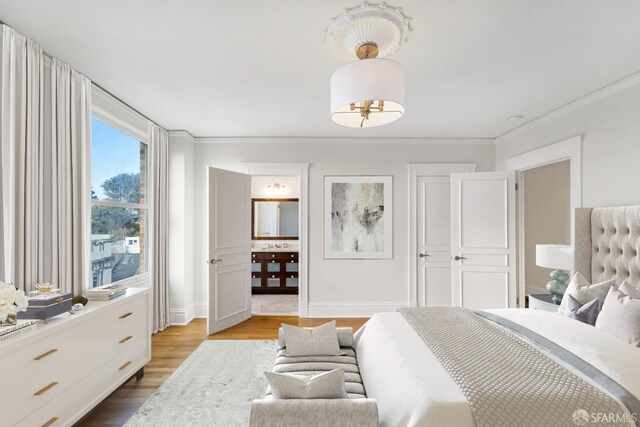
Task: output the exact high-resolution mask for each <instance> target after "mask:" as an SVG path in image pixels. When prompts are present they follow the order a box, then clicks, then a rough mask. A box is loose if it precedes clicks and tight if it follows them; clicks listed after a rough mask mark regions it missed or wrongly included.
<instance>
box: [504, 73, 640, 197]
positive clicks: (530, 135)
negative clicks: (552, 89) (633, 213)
mask: <svg viewBox="0 0 640 427" xmlns="http://www.w3.org/2000/svg"><path fill="white" fill-rule="evenodd" d="M602 95H603V94H602V93H600V94H599V96H594V97H593V99H595V100H594V101H593V102H588V103H585V100H583V101H582V102H580V104H579V105H581V106H578V107H576V108H574V109H571V110H570V111H567V112H566V113H564V114H554V115H553V117H550V118H547V119H546V120H542V121H539V122H538V123H537V124H536V123H534V124H533V125H528V126H526V127H524V128H523V129H522V130H520V131H516V132H512V133H511V134H507V135H505V136H504V137H501V138H499V139H498V140H497V143H496V162H495V163H496V168H497V169H498V170H504V169H505V167H506V166H505V160H506V159H508V158H510V157H512V156H515V155H518V154H522V153H525V152H528V151H531V150H534V149H536V148H540V147H543V146H546V145H549V144H552V143H555V142H558V141H562V140H565V139H567V138H570V137H572V136H576V135H584V139H583V143H582V205H583V206H585V207H595V206H620V205H633V204H640V190H638V189H637V183H638V178H639V176H640V175H639V174H638V159H640V84H635V85H633V86H630V87H627V88H625V89H623V90H621V91H619V92H615V93H613V94H611V95H609V96H604V97H603V96H602Z"/></svg>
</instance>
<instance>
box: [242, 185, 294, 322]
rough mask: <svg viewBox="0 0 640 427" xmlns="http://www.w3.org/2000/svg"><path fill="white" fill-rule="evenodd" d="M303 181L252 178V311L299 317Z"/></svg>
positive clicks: (253, 312) (267, 314)
mask: <svg viewBox="0 0 640 427" xmlns="http://www.w3.org/2000/svg"><path fill="white" fill-rule="evenodd" d="M300 212H301V211H300V177H299V176H275V175H268V176H252V177H251V310H252V314H253V315H261V316H298V315H299V313H300V311H299V294H300V292H299V289H300V257H299V256H300V240H301V236H300V234H301V233H300V230H301V227H300V217H301V215H300Z"/></svg>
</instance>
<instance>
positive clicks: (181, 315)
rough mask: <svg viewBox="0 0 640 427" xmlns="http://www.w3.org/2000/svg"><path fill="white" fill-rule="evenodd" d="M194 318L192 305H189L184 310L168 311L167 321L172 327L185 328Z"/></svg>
mask: <svg viewBox="0 0 640 427" xmlns="http://www.w3.org/2000/svg"><path fill="white" fill-rule="evenodd" d="M193 318H194V309H193V304H189V305H188V306H186V307H185V308H172V309H171V310H170V311H169V320H170V321H171V324H172V325H175V326H185V325H188V324H189V322H191V321H192V320H193Z"/></svg>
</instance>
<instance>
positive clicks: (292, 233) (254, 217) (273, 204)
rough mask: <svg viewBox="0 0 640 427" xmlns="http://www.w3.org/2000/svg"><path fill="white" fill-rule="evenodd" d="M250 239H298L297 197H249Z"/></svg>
mask: <svg viewBox="0 0 640 427" xmlns="http://www.w3.org/2000/svg"><path fill="white" fill-rule="evenodd" d="M251 239H252V240H298V199H251Z"/></svg>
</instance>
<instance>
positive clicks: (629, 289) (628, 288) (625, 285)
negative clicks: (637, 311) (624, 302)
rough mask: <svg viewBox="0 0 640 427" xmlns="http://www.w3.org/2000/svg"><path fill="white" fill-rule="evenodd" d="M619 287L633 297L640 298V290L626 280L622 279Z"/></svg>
mask: <svg viewBox="0 0 640 427" xmlns="http://www.w3.org/2000/svg"><path fill="white" fill-rule="evenodd" d="M618 289H620V292H622V293H623V294H625V295H629V296H630V297H631V299H640V290H638V289H637V288H634V287H633V286H631V285H630V284H628V283H627V281H626V280H623V281H622V283H621V284H620V286H619V287H618Z"/></svg>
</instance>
